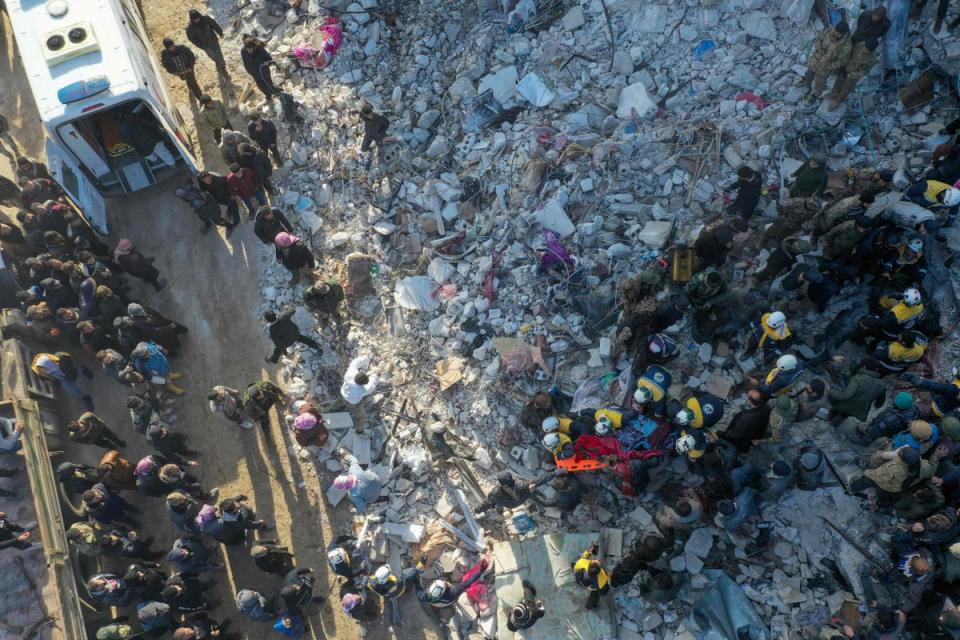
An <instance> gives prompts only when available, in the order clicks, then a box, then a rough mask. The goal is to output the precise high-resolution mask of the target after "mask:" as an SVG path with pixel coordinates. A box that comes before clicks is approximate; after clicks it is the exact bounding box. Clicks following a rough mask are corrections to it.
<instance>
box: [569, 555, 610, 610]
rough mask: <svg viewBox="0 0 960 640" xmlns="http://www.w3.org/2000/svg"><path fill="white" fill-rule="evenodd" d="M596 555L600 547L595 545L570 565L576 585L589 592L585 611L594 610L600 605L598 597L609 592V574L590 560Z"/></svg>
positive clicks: (598, 562)
mask: <svg viewBox="0 0 960 640" xmlns="http://www.w3.org/2000/svg"><path fill="white" fill-rule="evenodd" d="M598 553H600V547H599V546H597V545H596V544H595V545H593V546H592V547H590V548H589V549H587V550H586V551H584V552H583V554H582V555H581V556H580V559H579V560H577V561H576V562H573V563H571V564H570V568H571V569H573V577H574V579H575V580H576V581H577V584H579V585H580V586H582V587H586V588H587V591H589V595H588V596H587V604H586V608H587V609H596V608H597V605H598V604H600V596H605V595H607V594H608V593H609V592H610V574H608V573H607V571H606V570H605V569H604V568H603V567H602V566H601V565H600V561H599V560H593V559H592V558H593V556H595V555H597V554H598Z"/></svg>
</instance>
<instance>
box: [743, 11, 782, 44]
mask: <svg viewBox="0 0 960 640" xmlns="http://www.w3.org/2000/svg"><path fill="white" fill-rule="evenodd" d="M740 26H741V27H743V30H744V31H746V32H747V33H748V34H749V35H751V36H753V37H754V38H760V39H762V40H776V39H777V26H776V25H775V24H774V23H773V18H771V17H770V15H769V14H768V13H767V12H766V11H750V12H748V13H745V14H743V15H742V16H740Z"/></svg>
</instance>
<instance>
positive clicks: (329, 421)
mask: <svg viewBox="0 0 960 640" xmlns="http://www.w3.org/2000/svg"><path fill="white" fill-rule="evenodd" d="M321 415H322V416H323V422H324V424H325V425H326V427H327V429H352V428H353V417H351V416H350V414H349V413H347V412H346V411H338V412H336V413H324V414H321Z"/></svg>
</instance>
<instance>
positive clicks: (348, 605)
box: [340, 593, 361, 613]
mask: <svg viewBox="0 0 960 640" xmlns="http://www.w3.org/2000/svg"><path fill="white" fill-rule="evenodd" d="M360 602H361V599H360V596H358V595H357V594H355V593H348V594H346V595H345V596H343V598H341V599H340V606H341V607H343V610H344V611H346V612H347V613H350V612H351V611H353V608H354V607H356V606H357V605H358V604H360Z"/></svg>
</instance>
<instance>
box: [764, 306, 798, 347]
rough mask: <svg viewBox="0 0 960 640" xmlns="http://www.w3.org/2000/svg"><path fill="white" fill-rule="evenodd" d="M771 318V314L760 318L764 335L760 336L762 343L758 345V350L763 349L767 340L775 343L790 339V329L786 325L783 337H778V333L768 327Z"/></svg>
mask: <svg viewBox="0 0 960 640" xmlns="http://www.w3.org/2000/svg"><path fill="white" fill-rule="evenodd" d="M769 317H770V314H769V313H765V314H763V316H761V318H760V328H761V329H763V335H762V336H760V342H759V343H758V344H757V348H758V349H762V348H763V343H765V342H766V341H767V338H770V339H771V340H773V341H774V342H776V341H779V340H786V339H787V338H789V337H790V327H788V326H787V325H786V324H784V325H783V329H784V333H783V335H782V336H781V335H778V334H777V332H776V331H774V330H773V329H771V328H770V327H769V326H767V318H769Z"/></svg>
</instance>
